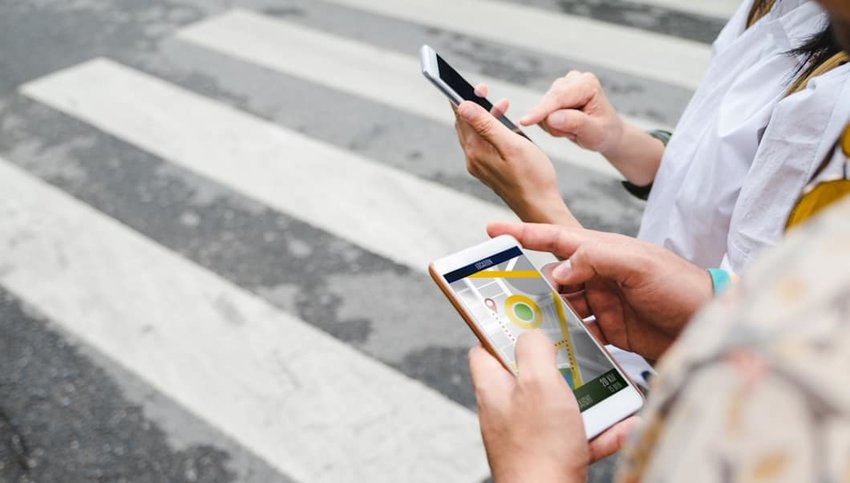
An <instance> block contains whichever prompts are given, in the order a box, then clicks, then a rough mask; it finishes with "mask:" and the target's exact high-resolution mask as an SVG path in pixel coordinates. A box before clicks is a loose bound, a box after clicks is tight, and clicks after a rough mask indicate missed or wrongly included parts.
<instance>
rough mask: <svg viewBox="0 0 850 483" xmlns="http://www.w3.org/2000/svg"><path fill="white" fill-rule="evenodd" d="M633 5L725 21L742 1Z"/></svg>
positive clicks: (650, 0) (645, 0) (655, 0)
mask: <svg viewBox="0 0 850 483" xmlns="http://www.w3.org/2000/svg"><path fill="white" fill-rule="evenodd" d="M630 1H631V0H630ZM632 3H638V4H643V5H652V6H655V7H663V8H667V9H670V10H676V11H679V12H686V13H693V14H697V15H705V16H707V17H716V18H723V19H728V18H731V17H732V15H734V14H735V12H736V11H737V10H738V7H740V6H741V0H634V1H632Z"/></svg>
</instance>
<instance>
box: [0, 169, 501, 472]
mask: <svg viewBox="0 0 850 483" xmlns="http://www.w3.org/2000/svg"><path fill="white" fill-rule="evenodd" d="M0 191H2V193H3V196H2V197H0V220H2V227H3V229H2V230H0V247H2V249H1V250H0V267H3V270H2V271H0V284H2V285H3V286H4V287H5V288H7V289H8V290H9V291H11V292H12V293H13V294H15V295H16V296H18V297H19V298H20V299H21V300H24V301H25V302H27V303H29V304H32V305H33V306H35V307H37V308H38V309H39V310H40V311H41V312H42V313H44V314H45V315H47V316H48V317H50V318H51V320H53V321H54V322H55V323H57V324H59V325H60V326H62V327H63V328H64V329H65V330H67V331H69V332H70V333H72V334H75V335H77V336H78V337H79V338H80V339H82V340H83V341H85V342H87V343H88V344H90V345H91V346H93V347H95V348H96V349H98V350H99V351H101V352H102V353H104V354H105V355H107V356H108V357H110V358H112V359H113V360H115V361H116V362H118V363H120V364H122V365H123V366H124V367H126V368H128V369H130V370H131V371H134V372H136V373H137V374H138V375H139V376H141V377H142V378H143V379H144V380H146V381H148V382H149V383H150V384H151V385H152V386H154V387H155V388H157V389H158V390H160V391H162V392H163V393H164V394H166V395H167V396H170V397H171V398H173V399H174V400H175V401H177V402H179V403H180V404H182V405H184V406H185V407H187V408H188V409H190V410H191V411H193V412H194V413H195V414H197V415H199V416H200V417H202V418H204V419H206V420H207V421H209V422H210V424H212V425H213V426H217V427H219V428H221V429H222V431H224V432H225V433H226V434H228V435H230V436H232V437H233V438H234V439H235V440H236V441H238V442H240V443H242V444H243V445H245V446H246V447H247V448H249V449H250V450H253V451H254V452H256V454H258V455H259V456H261V457H263V458H265V459H266V460H267V461H268V462H269V463H271V464H272V465H274V466H275V467H276V468H278V469H279V470H281V471H283V472H284V473H285V474H288V475H290V476H292V477H294V478H296V479H297V480H300V481H310V482H334V483H336V482H340V481H386V482H398V481H410V482H413V481H421V482H431V481H457V482H465V483H466V482H472V481H480V480H481V479H483V478H484V477H485V476H486V473H487V472H486V464H485V462H484V458H483V451H482V448H481V445H480V439H479V436H478V430H477V422H476V421H475V417H474V415H473V414H472V413H471V412H469V411H468V410H466V409H464V408H461V407H460V406H458V405H456V404H455V403H452V402H449V401H447V400H446V399H445V398H443V397H442V396H440V395H438V394H437V393H435V392H433V391H432V390H430V389H427V388H425V387H423V386H422V385H421V384H419V383H417V382H414V381H411V380H409V379H407V378H405V377H404V376H400V375H399V374H397V373H396V372H395V371H392V370H390V369H388V368H386V367H384V366H383V365H381V364H379V363H377V362H375V361H373V360H371V359H369V358H368V357H366V356H363V355H361V354H360V353H358V352H356V351H355V350H354V349H352V348H350V347H348V346H346V345H345V344H344V343H342V342H339V341H336V340H335V339H333V338H332V337H330V336H328V335H326V334H324V333H322V332H320V331H318V330H317V329H315V328H313V327H311V326H309V325H307V324H306V323H304V322H302V321H300V320H297V319H295V318H293V317H291V316H288V315H286V314H284V313H281V312H279V311H278V310H276V309H274V308H273V307H271V306H269V305H268V304H267V303H265V302H264V301H262V300H260V299H258V298H257V297H255V296H253V295H251V294H249V293H247V292H245V291H244V290H242V289H240V288H239V287H236V286H233V285H232V284H230V283H228V282H226V281H224V280H221V279H220V278H218V277H217V276H215V275H214V274H212V273H209V272H207V271H205V270H203V269H201V268H199V267H197V266H195V265H193V264H191V263H190V262H188V261H186V260H185V259H183V258H181V257H179V256H176V255H174V254H172V253H171V252H169V251H167V250H165V249H163V248H161V247H159V246H158V245H156V244H154V243H152V242H150V241H149V240H147V239H146V238H144V237H142V236H140V235H138V234H137V233H135V232H133V231H131V230H129V229H128V228H126V227H125V226H123V225H121V224H120V223H117V222H116V221H114V220H113V219H111V218H109V217H107V216H105V215H102V214H100V213H99V212H97V211H95V210H93V209H91V208H90V207H88V206H86V205H84V204H82V203H80V202H79V201H76V200H74V199H73V198H71V197H69V196H67V195H65V194H64V193H62V192H61V191H58V190H57V189H55V188H53V187H51V186H49V185H47V184H45V183H43V182H41V181H39V180H36V179H34V178H33V177H32V176H30V175H28V174H25V173H24V172H22V171H21V170H19V169H17V168H14V167H11V166H10V165H9V164H8V163H7V162H6V161H4V160H2V159H0ZM23 239H26V242H22V240H23ZM20 260H26V261H27V263H25V264H21V263H19V261H20ZM128 294H132V296H130V297H128V296H127V295H128Z"/></svg>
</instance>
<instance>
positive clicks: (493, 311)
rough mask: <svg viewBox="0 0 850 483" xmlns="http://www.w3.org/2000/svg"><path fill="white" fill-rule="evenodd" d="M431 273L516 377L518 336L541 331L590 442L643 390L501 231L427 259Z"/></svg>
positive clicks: (635, 403) (638, 402)
mask: <svg viewBox="0 0 850 483" xmlns="http://www.w3.org/2000/svg"><path fill="white" fill-rule="evenodd" d="M429 272H430V274H431V277H432V278H433V279H434V281H435V282H436V283H437V285H438V286H439V287H440V289H441V290H442V291H443V293H444V294H445V295H446V297H447V298H448V299H449V301H451V303H452V305H453V306H454V307H455V309H457V311H458V313H460V315H461V317H463V319H464V320H465V321H466V323H467V325H469V327H470V329H472V331H473V332H474V333H475V335H476V336H477V337H478V339H479V340H480V341H481V344H482V345H483V346H484V347H485V348H487V350H489V351H490V352H491V353H492V354H493V355H495V356H496V357H497V358H498V359H499V360H500V361H501V362H502V364H503V365H504V366H505V367H506V368H507V369H508V370H510V371H512V372H513V373H514V374H516V370H517V367H516V362H515V345H516V341H517V339H518V338H519V336H520V335H522V334H523V333H524V332H526V331H529V330H534V329H541V330H542V331H544V332H545V333H546V334H547V336H548V337H549V339H550V340H552V341H554V343H555V346H556V347H557V349H558V352H557V359H556V362H557V369H558V371H560V373H561V375H562V376H563V377H564V379H565V380H566V381H567V383H568V384H569V386H570V388H571V389H572V390H573V393H574V394H575V396H576V399H577V400H578V404H579V409H581V411H582V418H583V420H584V426H585V431H586V433H587V438H588V439H592V438H593V437H595V436H597V435H598V434H600V433H601V432H603V431H604V430H606V429H608V428H610V427H611V426H613V425H614V424H616V423H617V422H619V421H621V420H623V419H625V418H627V417H628V416H630V415H632V414H634V413H635V412H637V411H638V410H639V409H640V408H641V406H642V405H643V395H642V394H641V393H640V391H638V389H637V388H636V387H635V385H634V383H632V382H631V381H630V380H629V378H628V377H627V376H626V375H625V373H624V372H623V371H622V370H621V369H620V367H619V366H618V365H617V364H616V362H614V360H613V359H612V358H611V356H610V355H609V354H608V352H607V351H606V350H605V348H604V347H602V346H601V345H600V344H599V343H598V342H597V341H596V339H594V338H593V336H592V335H591V334H590V333H589V332H588V330H587V328H586V327H585V326H584V323H583V322H582V321H581V319H580V318H579V317H578V315H576V313H575V311H573V310H572V308H571V307H570V306H569V305H568V304H567V303H565V302H564V301H563V299H562V298H561V296H560V295H559V294H558V293H557V292H556V291H555V290H554V289H553V288H552V286H551V285H549V282H548V281H547V280H546V279H545V278H544V277H543V274H542V273H540V271H539V270H537V268H536V267H534V265H533V264H532V263H531V261H530V260H529V259H528V257H527V256H526V254H525V253H524V252H523V250H522V247H521V246H520V245H519V242H517V241H516V239H514V238H513V237H510V236H507V235H503V236H499V237H496V238H493V239H492V240H489V241H487V242H484V243H482V244H480V245H477V246H474V247H471V248H468V249H466V250H463V251H461V252H458V253H455V254H453V255H449V256H447V257H444V258H441V259H439V260H437V261H435V262H433V263H432V264H431V265H430V267H429Z"/></svg>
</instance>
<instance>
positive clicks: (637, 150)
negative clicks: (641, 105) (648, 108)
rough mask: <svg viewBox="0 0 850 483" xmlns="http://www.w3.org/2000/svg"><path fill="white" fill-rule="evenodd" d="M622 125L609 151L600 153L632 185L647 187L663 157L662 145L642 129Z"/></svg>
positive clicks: (623, 123) (653, 178) (663, 146)
mask: <svg viewBox="0 0 850 483" xmlns="http://www.w3.org/2000/svg"><path fill="white" fill-rule="evenodd" d="M620 122H621V123H622V134H621V135H620V136H619V139H618V142H617V143H615V144H614V145H613V146H612V148H611V149H609V150H607V151H606V152H604V153H602V155H603V156H605V159H607V160H608V162H610V163H611V164H612V165H613V166H614V167H615V168H617V170H618V171H620V173H621V174H622V175H623V176H624V177H625V178H626V179H627V180H628V181H629V182H630V183H632V184H633V185H635V186H647V185H649V184H651V183H652V182H653V181H654V180H655V174H656V172H657V171H658V165H659V164H660V162H661V157H662V156H663V155H664V148H665V145H664V143H663V142H662V141H661V140H660V139H658V138H657V137H655V136H653V135H651V134H649V133H648V132H646V131H644V130H643V129H640V128H638V127H637V126H633V125H631V124H628V123H626V122H625V121H622V120H620Z"/></svg>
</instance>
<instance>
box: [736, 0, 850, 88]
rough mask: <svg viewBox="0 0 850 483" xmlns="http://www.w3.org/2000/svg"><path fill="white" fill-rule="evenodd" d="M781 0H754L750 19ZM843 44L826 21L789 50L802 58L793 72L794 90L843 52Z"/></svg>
mask: <svg viewBox="0 0 850 483" xmlns="http://www.w3.org/2000/svg"><path fill="white" fill-rule="evenodd" d="M780 1H781V0H754V2H753V7H752V10H751V11H750V20H751V21H753V20H755V19H757V18H760V17H761V16H763V15H764V14H765V13H767V12H768V11H769V10H770V9H771V8H772V7H773V6H774V5H775V4H776V3H779V2H780ZM841 51H842V49H841V46H840V45H838V42H836V41H835V38H834V37H833V35H832V26H831V25H829V22H827V23H826V25H825V26H824V28H823V30H821V31H820V32H818V33H816V34H814V35H812V36H811V37H809V38H808V39H806V41H805V42H803V43H802V44H801V45H800V46H798V47H795V48H793V49H792V50H790V51H789V52H788V54H789V55H793V56H797V57H800V58H801V62H800V65H799V66H798V67H797V70H796V71H795V72H794V74H793V80H792V82H793V86H792V90H793V89H794V88H795V87H797V86H798V85H799V84H800V82H802V81H804V80H805V79H808V78H809V77H810V76H811V75H812V74H813V73H814V72H815V70H817V68H818V67H820V66H821V65H822V64H823V63H824V62H826V61H827V60H829V59H830V58H832V57H834V56H835V55H836V54H838V53H839V52H841Z"/></svg>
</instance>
